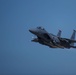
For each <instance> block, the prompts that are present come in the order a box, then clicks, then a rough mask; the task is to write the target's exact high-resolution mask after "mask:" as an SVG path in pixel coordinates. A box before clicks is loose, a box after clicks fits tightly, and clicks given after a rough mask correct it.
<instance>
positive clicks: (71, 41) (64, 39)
mask: <svg viewBox="0 0 76 75" xmlns="http://www.w3.org/2000/svg"><path fill="white" fill-rule="evenodd" d="M60 40H62V41H69V42H70V43H76V40H72V39H67V38H60Z"/></svg>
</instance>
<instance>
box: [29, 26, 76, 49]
mask: <svg viewBox="0 0 76 75" xmlns="http://www.w3.org/2000/svg"><path fill="white" fill-rule="evenodd" d="M29 31H30V32H31V33H32V34H34V35H35V36H36V38H33V39H32V40H31V41H32V42H38V43H40V44H42V45H46V46H49V47H50V48H62V49H64V48H68V49H70V48H76V46H74V43H76V40H75V33H76V31H75V30H74V31H73V34H72V36H71V39H67V38H62V37H61V32H62V31H61V30H59V32H58V34H57V35H54V34H52V33H48V32H47V31H46V30H45V29H44V28H42V27H37V28H34V29H29Z"/></svg>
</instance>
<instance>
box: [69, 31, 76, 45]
mask: <svg viewBox="0 0 76 75" xmlns="http://www.w3.org/2000/svg"><path fill="white" fill-rule="evenodd" d="M75 34H76V30H73V34H72V36H71V38H70V39H71V40H75ZM71 46H74V43H71Z"/></svg>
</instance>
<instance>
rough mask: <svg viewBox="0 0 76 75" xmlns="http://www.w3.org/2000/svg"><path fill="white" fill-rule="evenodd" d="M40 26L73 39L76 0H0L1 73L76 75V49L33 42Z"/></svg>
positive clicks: (75, 27) (12, 74)
mask: <svg viewBox="0 0 76 75" xmlns="http://www.w3.org/2000/svg"><path fill="white" fill-rule="evenodd" d="M37 26H42V27H44V28H45V29H46V30H47V31H48V32H51V33H53V34H57V32H58V30H59V29H61V30H62V37H66V38H70V37H71V35H72V32H73V29H76V0H0V75H44V74H45V75H67V74H69V75H76V49H72V48H71V49H59V48H57V49H52V48H49V47H47V46H43V45H40V44H38V43H33V42H31V39H32V38H31V37H32V36H33V35H32V34H31V33H30V32H29V31H28V30H29V29H30V28H35V27H37Z"/></svg>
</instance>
